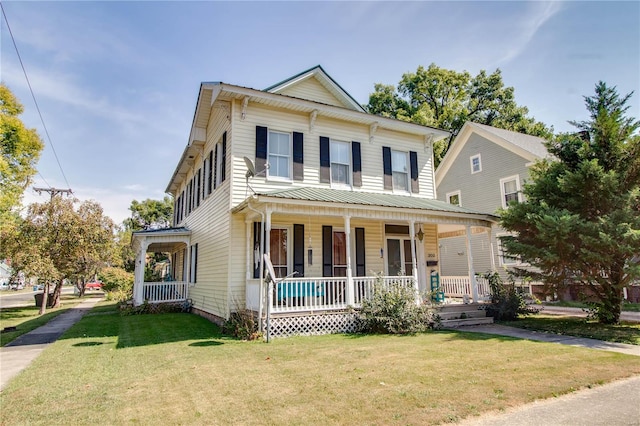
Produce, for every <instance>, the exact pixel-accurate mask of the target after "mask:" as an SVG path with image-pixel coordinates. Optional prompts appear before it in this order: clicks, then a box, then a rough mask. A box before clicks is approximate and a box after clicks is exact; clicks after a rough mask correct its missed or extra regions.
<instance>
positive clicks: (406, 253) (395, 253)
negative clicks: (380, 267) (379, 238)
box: [387, 238, 413, 276]
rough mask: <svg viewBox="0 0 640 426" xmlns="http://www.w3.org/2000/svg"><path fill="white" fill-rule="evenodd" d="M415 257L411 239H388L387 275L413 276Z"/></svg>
mask: <svg viewBox="0 0 640 426" xmlns="http://www.w3.org/2000/svg"><path fill="white" fill-rule="evenodd" d="M412 273H413V256H412V251H411V239H410V238H387V274H388V275H389V276H397V275H411V274H412Z"/></svg>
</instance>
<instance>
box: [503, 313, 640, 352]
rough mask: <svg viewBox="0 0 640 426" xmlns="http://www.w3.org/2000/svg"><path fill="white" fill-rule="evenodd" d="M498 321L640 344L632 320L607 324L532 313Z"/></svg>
mask: <svg viewBox="0 0 640 426" xmlns="http://www.w3.org/2000/svg"><path fill="white" fill-rule="evenodd" d="M500 323H501V324H504V325H509V326H512V327H518V328H525V329H527V330H535V331H544V332H549V333H555V334H563V335H567V336H576V337H588V338H590V339H597V340H604V341H607V342H617V343H628V344H631V345H640V324H639V323H633V322H625V321H622V322H621V323H620V324H618V325H607V324H600V323H598V322H597V321H595V320H587V319H586V318H580V317H574V316H569V315H566V316H565V315H543V314H534V315H530V316H527V317H524V318H519V319H518V320H516V321H501V322H500Z"/></svg>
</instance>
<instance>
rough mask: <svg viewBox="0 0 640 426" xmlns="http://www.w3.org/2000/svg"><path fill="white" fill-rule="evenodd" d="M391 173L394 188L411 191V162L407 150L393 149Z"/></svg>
mask: <svg viewBox="0 0 640 426" xmlns="http://www.w3.org/2000/svg"><path fill="white" fill-rule="evenodd" d="M391 174H392V176H393V189H395V190H400V191H409V164H408V160H407V153H406V152H402V151H393V150H392V151H391Z"/></svg>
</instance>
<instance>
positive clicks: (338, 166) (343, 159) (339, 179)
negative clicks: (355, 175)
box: [330, 140, 351, 185]
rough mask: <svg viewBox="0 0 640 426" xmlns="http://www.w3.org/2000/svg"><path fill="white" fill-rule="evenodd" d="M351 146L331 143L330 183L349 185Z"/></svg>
mask: <svg viewBox="0 0 640 426" xmlns="http://www.w3.org/2000/svg"><path fill="white" fill-rule="evenodd" d="M350 151H351V146H350V144H349V143H347V142H338V141H334V140H332V141H331V152H330V158H331V183H332V184H339V185H349V184H350V180H349V176H350V174H351V172H350V168H351V156H350Z"/></svg>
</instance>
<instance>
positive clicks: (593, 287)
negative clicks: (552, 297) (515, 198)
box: [500, 82, 640, 323]
mask: <svg viewBox="0 0 640 426" xmlns="http://www.w3.org/2000/svg"><path fill="white" fill-rule="evenodd" d="M631 95H632V93H630V94H628V95H626V96H623V97H620V96H619V95H618V93H617V91H616V88H615V87H613V88H611V87H608V86H607V85H606V84H605V83H603V82H599V83H598V84H597V85H596V87H595V95H594V96H591V97H585V103H586V107H587V110H588V111H589V114H590V119H589V120H588V121H582V122H571V124H573V125H574V126H576V127H577V128H578V130H579V132H578V133H574V134H562V135H558V136H557V137H556V138H555V139H554V140H553V141H552V142H550V143H548V144H547V149H548V150H549V152H550V153H551V154H553V155H554V156H555V159H554V160H553V161H542V162H539V163H537V164H536V165H534V166H533V168H532V170H531V172H532V173H531V174H532V180H531V182H530V183H527V184H526V185H525V187H524V194H525V196H526V201H525V202H523V203H520V204H517V203H515V204H511V205H510V206H509V208H508V209H506V210H503V211H501V212H500V214H501V223H502V226H503V227H504V228H505V229H506V230H508V231H511V232H513V233H514V235H516V236H515V237H510V238H506V239H504V241H503V243H504V247H505V249H506V250H507V251H508V252H509V253H510V254H511V255H517V256H519V257H521V259H522V260H523V261H525V262H527V263H529V264H531V265H532V266H535V267H537V268H539V270H540V274H539V275H540V276H541V277H542V278H543V279H544V280H545V282H546V284H547V285H548V286H549V287H550V288H553V289H557V290H558V289H562V288H563V286H564V285H567V284H568V283H578V284H581V285H583V286H584V287H585V288H588V289H589V290H590V292H591V293H592V294H593V295H594V296H595V298H596V300H597V301H596V302H595V306H594V308H595V314H596V316H597V318H598V320H599V321H600V322H602V323H617V322H619V319H620V310H621V304H622V301H623V288H624V287H625V286H626V285H628V284H629V283H630V282H632V280H634V279H637V278H638V277H640V264H639V262H638V258H637V256H638V254H640V136H638V134H637V133H636V130H637V129H638V127H639V126H640V123H639V122H638V121H636V120H634V119H633V118H631V117H626V116H625V113H626V112H627V110H628V108H629V107H628V106H626V104H627V102H628V100H629V99H630V97H631Z"/></svg>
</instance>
